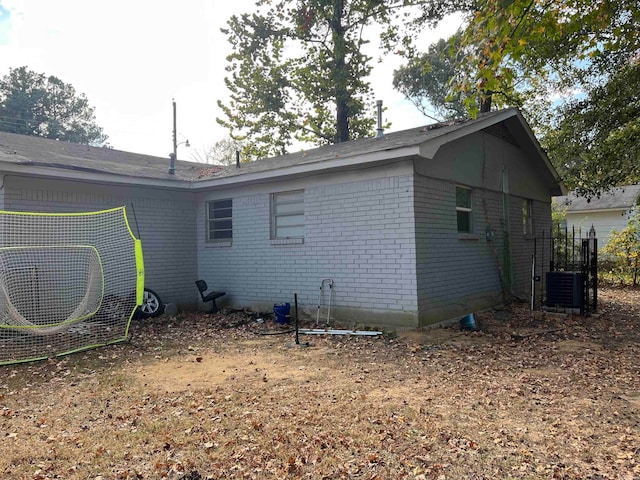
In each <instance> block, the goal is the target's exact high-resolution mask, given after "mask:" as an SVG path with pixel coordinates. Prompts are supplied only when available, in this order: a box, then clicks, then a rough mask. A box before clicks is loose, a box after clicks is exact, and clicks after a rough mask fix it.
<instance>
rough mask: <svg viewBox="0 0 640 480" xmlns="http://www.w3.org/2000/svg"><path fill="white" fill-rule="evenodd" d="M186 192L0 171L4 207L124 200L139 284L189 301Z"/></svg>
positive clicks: (190, 210)
mask: <svg viewBox="0 0 640 480" xmlns="http://www.w3.org/2000/svg"><path fill="white" fill-rule="evenodd" d="M191 198H192V194H191V193H188V192H180V191H169V190H160V189H152V188H145V187H135V188H134V187H124V186H121V187H117V186H113V185H101V184H88V183H80V182H67V181H59V180H41V179H34V178H24V177H16V176H11V175H7V176H6V177H5V199H6V201H5V210H14V211H31V212H50V213H70V212H89V211H96V210H103V209H107V208H113V207H121V206H123V205H124V206H126V207H127V216H128V220H129V225H130V227H131V230H132V231H133V233H134V234H135V235H136V236H138V234H139V238H141V240H142V248H143V254H144V262H145V286H147V287H148V288H151V289H153V290H154V291H156V292H157V293H158V295H159V296H160V298H161V299H162V301H163V302H164V303H177V304H194V303H195V301H196V298H197V297H196V295H197V292H196V291H195V287H194V286H193V282H194V280H196V278H195V272H196V251H195V248H196V240H195V228H194V225H195V222H196V217H195V208H194V204H193V202H192V200H191ZM132 203H133V208H132V207H131V204H132ZM134 212H135V214H134Z"/></svg>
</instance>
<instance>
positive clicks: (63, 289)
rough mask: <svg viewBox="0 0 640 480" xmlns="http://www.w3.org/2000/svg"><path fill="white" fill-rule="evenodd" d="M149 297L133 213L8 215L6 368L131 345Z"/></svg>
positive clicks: (0, 300)
mask: <svg viewBox="0 0 640 480" xmlns="http://www.w3.org/2000/svg"><path fill="white" fill-rule="evenodd" d="M143 293H144V261H143V255H142V244H141V242H140V240H139V239H138V238H136V236H135V235H134V234H133V232H132V230H131V227H130V225H129V221H128V218H127V214H126V207H116V208H112V209H107V210H100V211H95V212H75V213H40V212H10V211H0V364H8V363H18V362H25V361H32V360H39V359H44V358H49V357H51V356H58V355H66V354H69V353H74V352H77V351H82V350H86V349H88V348H94V347H98V346H102V345H107V344H111V343H115V342H119V341H124V340H126V339H127V338H128V332H129V327H130V323H131V319H132V318H133V316H134V314H135V312H136V310H137V308H138V306H139V305H141V304H142V300H143ZM30 295H31V296H33V297H34V299H33V300H32V303H30V300H31V299H30V297H29V296H30Z"/></svg>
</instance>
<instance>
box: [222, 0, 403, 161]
mask: <svg viewBox="0 0 640 480" xmlns="http://www.w3.org/2000/svg"><path fill="white" fill-rule="evenodd" d="M390 3H402V2H387V1H385V0H312V1H302V0H299V1H295V2H290V1H285V0H280V1H276V2H271V1H269V0H259V1H258V2H257V4H256V5H257V6H258V7H259V8H260V9H261V10H260V11H259V13H254V14H252V15H248V14H245V15H242V16H240V17H238V16H233V17H231V19H230V20H229V21H228V22H227V24H228V28H226V29H224V30H223V32H224V33H225V34H226V35H227V36H228V39H229V42H230V43H231V46H232V49H233V53H232V54H231V55H229V57H228V58H227V60H228V65H227V67H226V69H227V71H228V72H229V76H228V77H227V78H225V83H226V85H227V88H228V89H229V91H230V92H231V100H230V101H229V103H228V104H224V103H222V102H220V101H219V102H218V105H219V106H220V108H221V109H222V111H223V113H224V116H225V117H226V118H218V119H217V121H218V123H220V124H221V125H223V126H225V127H226V128H228V129H229V132H230V135H231V138H233V139H236V140H242V139H245V138H248V139H250V141H251V143H250V144H249V145H248V146H246V147H245V149H244V152H243V156H245V157H246V156H249V157H254V158H255V157H264V156H268V155H273V154H282V153H285V152H286V150H287V147H289V146H290V145H291V144H292V143H293V142H294V141H296V140H297V141H303V142H311V143H315V144H328V143H337V142H344V141H347V140H349V139H352V138H360V137H365V136H371V135H373V133H374V124H375V115H374V114H373V112H374V109H373V105H374V103H373V99H372V97H371V92H370V86H369V83H368V81H367V80H366V77H367V76H368V75H369V73H370V72H371V65H370V61H371V58H370V57H368V56H367V55H365V54H364V53H363V50H362V47H363V46H364V45H365V44H366V43H367V40H366V39H365V37H364V31H365V28H366V27H367V26H370V25H372V24H374V23H375V22H381V23H385V22H388V21H389V19H390V15H391V8H392V7H391V6H390Z"/></svg>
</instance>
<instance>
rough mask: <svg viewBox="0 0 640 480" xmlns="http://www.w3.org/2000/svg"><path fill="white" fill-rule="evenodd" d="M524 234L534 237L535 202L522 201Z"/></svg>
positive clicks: (525, 199)
mask: <svg viewBox="0 0 640 480" xmlns="http://www.w3.org/2000/svg"><path fill="white" fill-rule="evenodd" d="M522 233H524V234H525V235H533V201H532V200H529V199H528V198H523V199H522Z"/></svg>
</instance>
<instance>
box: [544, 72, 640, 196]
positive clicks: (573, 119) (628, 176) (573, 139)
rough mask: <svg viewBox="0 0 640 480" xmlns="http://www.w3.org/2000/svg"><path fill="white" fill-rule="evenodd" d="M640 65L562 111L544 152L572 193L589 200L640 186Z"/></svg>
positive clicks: (547, 140) (561, 109) (546, 139)
mask: <svg viewBox="0 0 640 480" xmlns="http://www.w3.org/2000/svg"><path fill="white" fill-rule="evenodd" d="M638 85H640V63H638V62H636V63H634V64H632V65H629V66H627V67H625V68H623V69H621V70H620V71H619V72H618V73H617V74H615V75H613V76H612V77H611V78H610V79H609V80H608V81H607V82H606V83H605V84H604V85H601V86H598V87H595V88H593V90H591V91H590V92H589V94H588V95H587V96H586V97H584V98H583V99H581V100H574V101H572V102H569V103H567V104H566V105H565V106H563V107H562V108H560V110H559V114H560V117H561V120H560V121H559V122H558V124H557V126H556V128H553V129H551V130H550V131H549V133H548V135H547V136H546V138H545V146H546V147H547V149H548V150H549V156H550V157H551V159H552V161H553V162H554V164H555V165H556V167H557V168H558V169H559V171H560V173H561V174H563V176H564V177H565V181H566V182H567V184H568V186H569V187H570V188H573V189H575V190H576V191H577V192H578V193H579V194H581V195H585V196H593V195H598V194H600V192H602V191H605V190H608V189H609V188H611V187H613V186H617V185H624V184H632V183H638V182H640V96H639V92H638Z"/></svg>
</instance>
